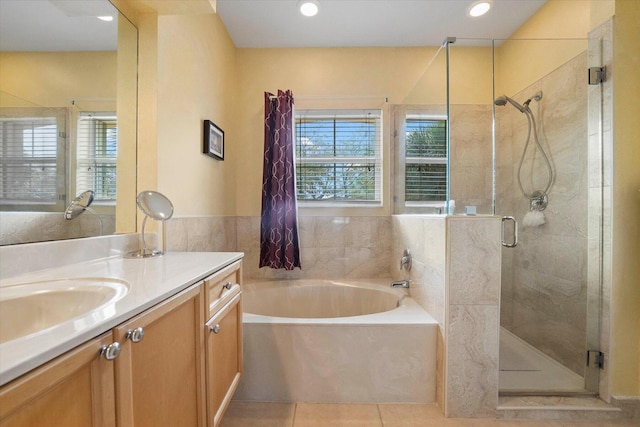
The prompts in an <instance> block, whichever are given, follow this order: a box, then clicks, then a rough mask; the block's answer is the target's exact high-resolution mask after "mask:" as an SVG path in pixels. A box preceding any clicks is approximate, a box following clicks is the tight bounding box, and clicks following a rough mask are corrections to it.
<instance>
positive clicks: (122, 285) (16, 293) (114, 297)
mask: <svg viewBox="0 0 640 427" xmlns="http://www.w3.org/2000/svg"><path fill="white" fill-rule="evenodd" d="M128 291H129V285H128V283H127V282H125V281H122V280H117V279H108V278H75V279H61V280H49V281H42V282H30V283H21V284H17V285H11V286H3V287H1V288H0V343H4V342H6V341H11V340H14V339H16V338H20V337H24V336H27V335H30V334H33V333H37V332H40V331H43V330H45V329H48V328H50V327H53V326H55V325H58V324H60V323H62V322H65V321H67V320H71V319H75V318H78V317H81V316H83V315H85V314H89V313H91V312H92V311H94V310H96V309H99V308H101V307H104V306H106V305H108V304H112V303H114V302H116V301H118V300H119V299H121V298H122V297H124V296H125V295H126V294H127V292H128Z"/></svg>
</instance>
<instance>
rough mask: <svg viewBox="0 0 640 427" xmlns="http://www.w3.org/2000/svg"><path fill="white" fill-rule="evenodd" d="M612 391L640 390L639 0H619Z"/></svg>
mask: <svg viewBox="0 0 640 427" xmlns="http://www.w3.org/2000/svg"><path fill="white" fill-rule="evenodd" d="M615 11H616V18H615V24H614V67H615V70H614V76H613V90H614V101H613V109H614V111H613V114H614V128H613V140H614V144H613V146H614V151H613V163H614V169H613V195H612V197H613V200H612V205H613V266H612V274H613V288H612V302H611V305H612V313H611V316H612V337H611V344H612V353H611V378H610V380H611V394H612V395H613V396H638V395H640V263H639V262H638V260H639V259H640V125H639V124H638V117H640V103H639V102H638V99H640V82H639V81H638V69H639V68H640V2H638V1H636V0H616V4H615Z"/></svg>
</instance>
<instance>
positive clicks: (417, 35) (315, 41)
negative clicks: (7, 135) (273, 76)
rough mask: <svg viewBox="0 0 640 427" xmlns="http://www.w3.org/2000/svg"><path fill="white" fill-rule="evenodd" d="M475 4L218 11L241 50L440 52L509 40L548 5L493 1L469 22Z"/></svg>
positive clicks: (246, 5)
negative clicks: (471, 42)
mask: <svg viewBox="0 0 640 427" xmlns="http://www.w3.org/2000/svg"><path fill="white" fill-rule="evenodd" d="M474 1H475V0H319V3H320V11H319V13H318V14H317V15H316V16H315V17H312V18H308V17H305V16H302V15H301V14H300V13H299V12H298V10H297V7H296V5H297V2H298V0H217V11H218V13H219V15H220V17H221V18H222V21H223V22H224V24H225V26H226V27H227V30H228V31H229V34H230V35H231V37H232V39H233V41H234V43H235V45H236V46H237V47H241V48H281V47H350V46H351V47H363V46H371V47H373V46H439V45H441V44H442V42H443V41H444V39H445V38H446V37H449V36H453V37H457V38H488V39H492V38H493V39H506V38H508V37H509V36H510V35H511V34H512V33H513V32H514V31H515V30H516V29H517V28H519V27H520V26H521V25H522V24H523V23H524V22H525V21H526V20H527V19H528V18H529V17H530V16H531V15H533V14H534V13H535V12H536V10H538V9H539V8H540V7H541V6H542V5H543V4H544V3H545V1H546V0H493V8H492V9H491V10H490V11H489V12H488V13H487V14H486V15H484V16H482V17H479V18H471V17H469V16H468V15H467V13H466V12H467V8H468V7H469V6H470V5H471V4H472V3H473V2H474Z"/></svg>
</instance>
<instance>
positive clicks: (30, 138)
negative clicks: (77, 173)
mask: <svg viewBox="0 0 640 427" xmlns="http://www.w3.org/2000/svg"><path fill="white" fill-rule="evenodd" d="M65 137H66V112H65V111H64V109H53V108H49V109H45V108H27V109H21V108H7V109H3V111H2V117H0V202H1V203H0V204H1V205H2V210H14V211H20V210H30V211H61V210H63V209H64V206H65V203H66V201H65V176H66V171H65V165H66V162H65V158H66V155H65Z"/></svg>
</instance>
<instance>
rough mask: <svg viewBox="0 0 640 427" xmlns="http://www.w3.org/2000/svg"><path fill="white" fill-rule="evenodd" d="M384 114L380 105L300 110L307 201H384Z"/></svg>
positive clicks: (299, 168)
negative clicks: (375, 106) (360, 108)
mask: <svg viewBox="0 0 640 427" xmlns="http://www.w3.org/2000/svg"><path fill="white" fill-rule="evenodd" d="M381 118H382V114H381V111H379V110H332V111H329V110H301V111H297V112H296V128H295V131H296V135H295V139H296V185H297V193H298V200H299V201H302V202H304V203H305V204H307V205H330V206H331V205H344V204H375V205H379V204H380V203H381V200H382V195H381V193H382V191H381V187H382V147H381V146H382V129H381V128H382V124H381V121H382V120H381Z"/></svg>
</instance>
